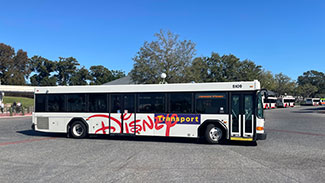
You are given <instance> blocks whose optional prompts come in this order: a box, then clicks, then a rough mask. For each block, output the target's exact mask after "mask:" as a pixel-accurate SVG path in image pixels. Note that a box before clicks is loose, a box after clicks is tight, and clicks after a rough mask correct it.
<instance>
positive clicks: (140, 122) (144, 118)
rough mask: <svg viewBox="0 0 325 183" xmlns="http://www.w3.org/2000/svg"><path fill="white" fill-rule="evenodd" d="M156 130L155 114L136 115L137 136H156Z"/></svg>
mask: <svg viewBox="0 0 325 183" xmlns="http://www.w3.org/2000/svg"><path fill="white" fill-rule="evenodd" d="M133 127H134V126H133ZM155 128H156V125H155V115H154V114H141V113H137V114H136V135H149V136H154V135H155Z"/></svg>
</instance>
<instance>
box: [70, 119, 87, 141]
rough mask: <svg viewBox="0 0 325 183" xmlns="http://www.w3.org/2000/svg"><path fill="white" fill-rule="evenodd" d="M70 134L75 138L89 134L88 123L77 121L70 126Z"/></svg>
mask: <svg viewBox="0 0 325 183" xmlns="http://www.w3.org/2000/svg"><path fill="white" fill-rule="evenodd" d="M70 135H71V136H72V137H73V138H77V139H81V138H85V137H86V136H87V128H86V125H85V124H84V123H82V122H80V121H75V122H73V123H72V124H71V126H70Z"/></svg>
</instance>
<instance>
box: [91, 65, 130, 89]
mask: <svg viewBox="0 0 325 183" xmlns="http://www.w3.org/2000/svg"><path fill="white" fill-rule="evenodd" d="M90 76H91V78H92V81H91V83H90V84H92V85H101V84H104V83H107V82H110V81H112V80H115V79H118V78H121V77H124V76H125V74H124V72H122V71H116V70H112V71H110V70H109V69H107V68H106V67H104V66H102V65H96V66H91V67H90Z"/></svg>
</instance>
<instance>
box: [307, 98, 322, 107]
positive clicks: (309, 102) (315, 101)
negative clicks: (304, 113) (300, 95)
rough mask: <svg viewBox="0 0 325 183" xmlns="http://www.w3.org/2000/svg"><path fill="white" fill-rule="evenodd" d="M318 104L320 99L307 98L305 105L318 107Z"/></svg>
mask: <svg viewBox="0 0 325 183" xmlns="http://www.w3.org/2000/svg"><path fill="white" fill-rule="evenodd" d="M319 103H320V98H307V99H306V102H305V104H306V105H313V106H318V105H319Z"/></svg>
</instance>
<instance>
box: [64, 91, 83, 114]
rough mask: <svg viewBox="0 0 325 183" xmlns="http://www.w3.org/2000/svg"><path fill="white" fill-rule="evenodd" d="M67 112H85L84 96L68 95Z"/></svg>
mask: <svg viewBox="0 0 325 183" xmlns="http://www.w3.org/2000/svg"><path fill="white" fill-rule="evenodd" d="M67 102H68V112H87V110H86V94H83V93H81V94H68V95H67Z"/></svg>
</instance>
